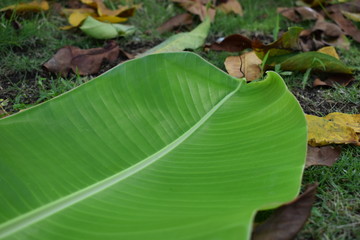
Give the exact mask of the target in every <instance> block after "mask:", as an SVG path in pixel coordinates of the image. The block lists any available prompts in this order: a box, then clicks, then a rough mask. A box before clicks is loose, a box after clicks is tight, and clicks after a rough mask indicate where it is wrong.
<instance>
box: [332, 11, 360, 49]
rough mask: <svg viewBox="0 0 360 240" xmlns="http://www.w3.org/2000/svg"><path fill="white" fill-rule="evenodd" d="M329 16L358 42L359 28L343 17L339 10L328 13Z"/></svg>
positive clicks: (359, 37)
mask: <svg viewBox="0 0 360 240" xmlns="http://www.w3.org/2000/svg"><path fill="white" fill-rule="evenodd" d="M329 16H330V17H331V19H332V20H333V21H334V22H336V23H337V24H338V25H339V26H340V27H341V29H343V30H344V32H345V33H346V34H347V35H349V36H351V37H352V38H353V39H354V40H355V41H357V42H360V31H359V29H358V28H357V27H356V26H355V25H354V24H353V23H352V22H351V21H350V20H349V19H346V18H344V16H343V15H342V13H341V12H340V11H336V12H332V13H329Z"/></svg>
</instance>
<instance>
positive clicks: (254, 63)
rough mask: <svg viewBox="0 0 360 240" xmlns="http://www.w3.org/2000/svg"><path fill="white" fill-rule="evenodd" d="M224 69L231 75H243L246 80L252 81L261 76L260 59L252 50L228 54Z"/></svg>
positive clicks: (240, 76) (238, 76) (239, 76)
mask: <svg viewBox="0 0 360 240" xmlns="http://www.w3.org/2000/svg"><path fill="white" fill-rule="evenodd" d="M224 64H225V68H226V71H227V72H228V73H229V74H230V75H231V76H233V77H237V78H242V77H245V78H246V80H247V81H253V80H255V79H258V78H260V77H261V69H260V64H261V60H260V59H259V58H258V57H257V56H256V54H255V52H254V51H251V52H247V53H244V54H242V55H241V56H230V57H227V58H226V60H225V63H224Z"/></svg>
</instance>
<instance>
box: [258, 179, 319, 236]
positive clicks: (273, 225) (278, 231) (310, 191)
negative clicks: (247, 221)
mask: <svg viewBox="0 0 360 240" xmlns="http://www.w3.org/2000/svg"><path fill="white" fill-rule="evenodd" d="M317 186H318V184H312V185H309V186H308V187H307V189H306V190H305V192H304V193H303V194H301V195H300V196H299V197H297V198H296V199H295V200H294V201H292V202H290V203H288V204H285V205H282V206H281V207H279V208H278V209H276V210H275V212H274V213H273V214H272V215H271V216H270V217H269V218H268V219H267V220H266V221H265V222H264V223H262V224H260V225H258V226H257V227H256V228H255V229H254V230H253V232H252V237H251V239H252V240H291V239H294V238H295V236H296V234H297V233H298V232H299V231H300V230H301V229H302V227H303V226H304V225H305V222H306V220H307V219H308V218H309V216H310V213H311V208H312V205H313V203H314V201H315V193H316V188H317Z"/></svg>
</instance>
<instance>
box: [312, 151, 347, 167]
mask: <svg viewBox="0 0 360 240" xmlns="http://www.w3.org/2000/svg"><path fill="white" fill-rule="evenodd" d="M340 153H341V148H339V147H333V146H323V147H312V146H308V150H307V155H306V164H305V167H310V166H314V165H317V166H328V167H331V166H332V165H333V164H334V163H335V162H336V161H337V160H338V159H339V157H340Z"/></svg>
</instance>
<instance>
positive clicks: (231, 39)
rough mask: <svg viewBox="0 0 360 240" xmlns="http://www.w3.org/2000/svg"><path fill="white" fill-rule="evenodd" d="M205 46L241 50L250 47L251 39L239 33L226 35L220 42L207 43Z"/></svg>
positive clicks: (223, 49) (216, 49)
mask: <svg viewBox="0 0 360 240" xmlns="http://www.w3.org/2000/svg"><path fill="white" fill-rule="evenodd" d="M206 48H209V49H211V50H215V51H227V52H241V51H243V50H244V49H247V48H252V41H251V40H250V39H249V38H247V37H245V36H243V35H241V34H233V35H230V36H227V37H226V38H224V39H223V40H222V41H221V42H214V43H212V44H210V45H207V46H206Z"/></svg>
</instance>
